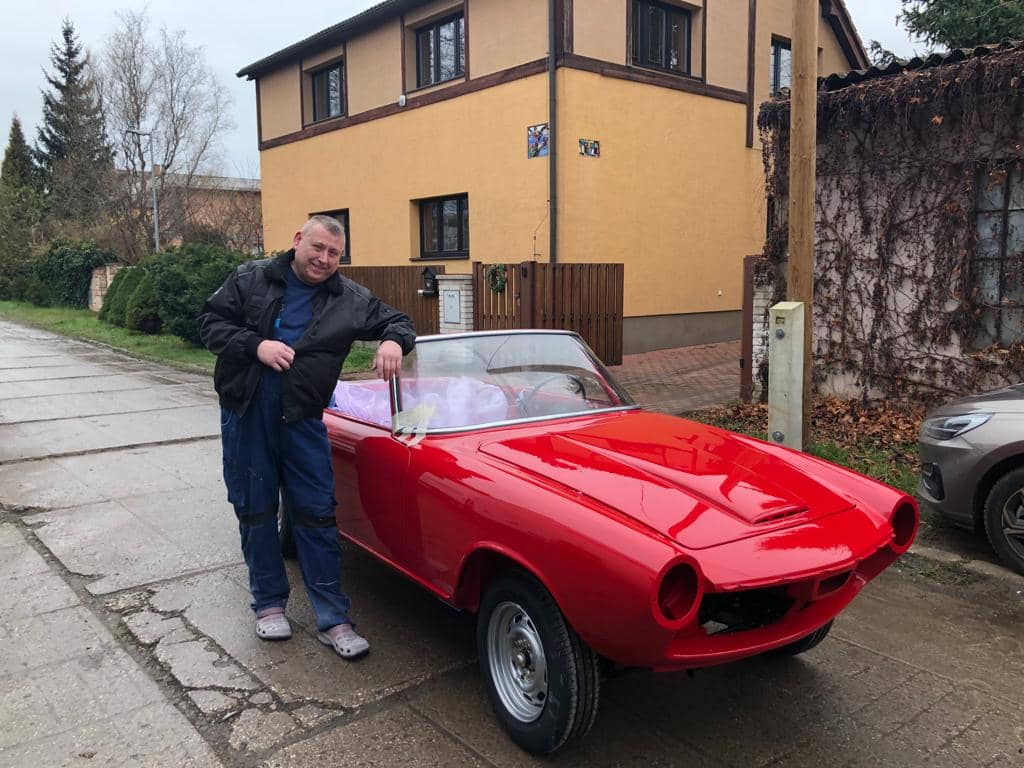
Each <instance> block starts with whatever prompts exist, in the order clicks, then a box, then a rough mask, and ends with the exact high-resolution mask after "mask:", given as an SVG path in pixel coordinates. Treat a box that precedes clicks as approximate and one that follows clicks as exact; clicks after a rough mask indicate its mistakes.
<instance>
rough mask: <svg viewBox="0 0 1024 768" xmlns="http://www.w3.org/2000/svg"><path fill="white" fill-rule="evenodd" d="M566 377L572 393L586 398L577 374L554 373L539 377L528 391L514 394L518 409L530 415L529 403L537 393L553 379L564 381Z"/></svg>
mask: <svg viewBox="0 0 1024 768" xmlns="http://www.w3.org/2000/svg"><path fill="white" fill-rule="evenodd" d="M566 379H568V380H569V381H570V382H571V383H572V385H573V393H574V394H578V395H580V396H581V397H582V398H583V399H584V400H586V399H587V396H586V394H585V390H584V388H583V382H582V381H580V379H579V377H578V376H573V375H572V374H571V373H555V374H552V375H551V376H547V377H545V378H543V379H541V380H540V381H539V382H537V383H536V384H535V385H534V386H533V387H531V388H530V389H529V390H528V391H526V392H520V393H519V394H518V395H517V396H516V405H518V406H519V408H520V410H522V412H523V415H525V416H530V415H531V414H530V403H531V402H533V398H534V397H536V396H537V393H538V392H540V390H542V389H543V388H544V387H546V386H547V385H548V384H550V383H552V382H554V381H565V380H566Z"/></svg>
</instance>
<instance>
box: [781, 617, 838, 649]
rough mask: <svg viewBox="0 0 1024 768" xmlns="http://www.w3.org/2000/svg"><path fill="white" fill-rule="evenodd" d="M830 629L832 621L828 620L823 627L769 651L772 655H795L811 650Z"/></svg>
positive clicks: (826, 635)
mask: <svg viewBox="0 0 1024 768" xmlns="http://www.w3.org/2000/svg"><path fill="white" fill-rule="evenodd" d="M831 630H832V622H831V621H830V622H829V623H828V624H826V625H825V626H823V627H818V628H817V629H816V630H814V631H813V632H811V634H809V635H805V636H804V637H801V638H800V639H799V640H797V641H796V642H793V643H790V644H789V645H784V646H782V647H781V648H776V649H775V650H774V651H772V652H771V655H772V656H797V655H799V654H801V653H806V652H807V651H809V650H811V648H813V647H814V646H816V645H818V643H820V642H821V641H822V640H824V639H825V638H826V637H828V633H829V632H830V631H831Z"/></svg>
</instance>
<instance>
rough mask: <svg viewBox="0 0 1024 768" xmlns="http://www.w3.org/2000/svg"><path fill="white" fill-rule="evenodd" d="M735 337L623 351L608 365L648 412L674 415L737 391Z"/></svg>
mask: <svg viewBox="0 0 1024 768" xmlns="http://www.w3.org/2000/svg"><path fill="white" fill-rule="evenodd" d="M739 357H740V342H739V341H738V340H737V341H724V342H721V343H720V344H702V345H699V346H695V347H679V348H677V349H659V350H657V351H655V352H644V353H642V354H639V355H625V356H624V357H623V359H622V365H615V366H609V369H608V370H609V371H611V374H612V376H614V377H615V380H616V381H618V382H619V384H621V385H622V386H624V387H625V388H626V389H627V390H628V391H629V393H630V394H631V395H632V396H633V398H634V399H635V400H636V401H637V402H638V403H639V404H640V405H642V406H644V407H645V408H647V409H648V410H651V411H661V412H663V413H672V414H678V413H682V412H683V411H692V410H696V409H698V408H707V407H710V406H713V405H720V404H721V403H726V402H728V401H730V400H737V399H739V396H740V367H739Z"/></svg>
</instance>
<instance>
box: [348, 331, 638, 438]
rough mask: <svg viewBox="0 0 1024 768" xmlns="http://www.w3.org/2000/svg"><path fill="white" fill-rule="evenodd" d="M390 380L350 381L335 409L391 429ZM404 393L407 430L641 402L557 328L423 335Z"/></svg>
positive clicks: (400, 417) (403, 428)
mask: <svg viewBox="0 0 1024 768" xmlns="http://www.w3.org/2000/svg"><path fill="white" fill-rule="evenodd" d="M383 384H384V382H348V383H346V382H342V383H341V384H339V387H338V390H336V392H335V395H336V400H337V402H336V404H335V405H334V407H335V409H336V410H339V411H341V412H343V413H348V414H349V415H352V416H354V417H356V418H360V419H361V420H364V421H371V422H373V423H377V424H380V425H381V426H383V424H382V422H383V417H384V413H383V412H382V410H383V406H385V404H386V402H387V401H386V391H385V389H384V387H383V386H382V385H383ZM363 388H366V389H367V390H368V391H367V392H363V391H362V389H363ZM371 389H372V395H371V392H370V390H371ZM398 391H399V394H400V399H401V403H400V406H401V411H400V413H399V414H397V416H396V417H395V418H394V423H393V427H394V428H395V430H396V431H397V432H399V433H411V432H421V433H422V432H424V431H426V432H434V431H438V430H442V431H447V430H462V429H472V428H475V427H481V426H485V425H498V424H506V423H512V422H517V421H523V420H535V419H547V418H555V417H564V416H566V415H570V414H590V413H594V412H600V411H603V410H608V409H614V408H623V407H633V406H634V403H633V400H632V398H630V396H629V395H628V394H626V392H625V391H624V390H622V389H621V388H620V387H619V386H618V385H617V384H616V383H615V382H614V381H613V380H612V378H611V376H610V375H609V374H608V372H607V371H606V370H605V368H604V366H602V365H601V363H600V362H599V361H598V360H596V359H595V358H594V357H593V355H592V354H591V353H590V351H589V350H588V349H587V348H586V346H585V345H584V344H582V343H581V341H580V340H579V339H578V338H577V337H576V336H574V335H570V334H557V333H547V334H545V333H496V334H482V335H458V336H451V337H444V336H441V337H431V338H427V339H421V340H418V341H417V343H416V348H415V349H414V350H413V351H412V352H411V353H410V354H408V355H406V356H405V358H404V359H403V361H402V373H401V378H400V385H399V390H398ZM364 401H365V402H364ZM349 406H351V407H349ZM353 408H354V409H355V410H353ZM371 410H372V411H373V414H372V417H371V415H370V412H371ZM364 411H365V413H364Z"/></svg>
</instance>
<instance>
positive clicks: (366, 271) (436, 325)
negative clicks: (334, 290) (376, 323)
mask: <svg viewBox="0 0 1024 768" xmlns="http://www.w3.org/2000/svg"><path fill="white" fill-rule="evenodd" d="M432 268H433V270H434V271H435V272H437V273H439V274H441V273H443V272H444V265H443V264H442V265H439V266H434V267H432ZM338 271H339V272H341V273H342V274H343V275H345V277H347V278H349V279H351V280H355V281H356V282H357V283H359V284H360V285H365V286H366V287H367V288H369V289H370V290H371V291H373V294H374V295H375V296H376V297H377V298H378V299H380V300H381V301H383V302H384V303H385V304H390V305H391V306H392V307H394V308H395V309H399V310H401V311H402V312H405V314H407V315H408V316H409V317H410V318H411V319H412V324H413V326H414V327H415V328H416V334H417V335H418V336H427V335H429V334H432V333H438V332H439V330H440V319H439V316H438V308H437V296H421V295H420V294H418V293H417V291H418V290H419V289H420V288H422V287H423V267H419V266H416V265H411V266H407V267H405V266H403V267H350V266H342V267H341V268H340V269H339V270H338Z"/></svg>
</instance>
